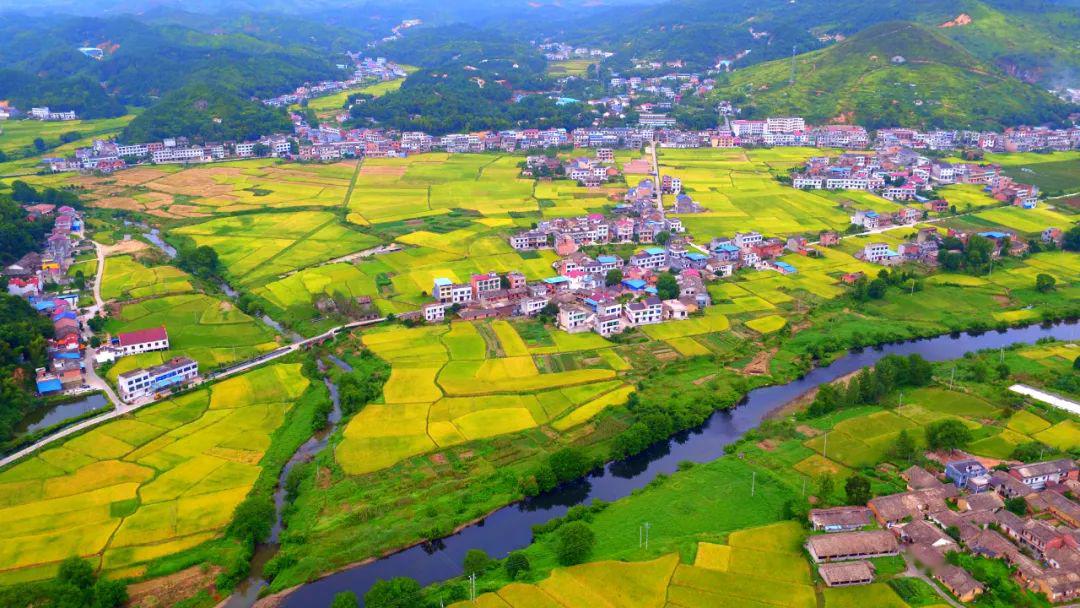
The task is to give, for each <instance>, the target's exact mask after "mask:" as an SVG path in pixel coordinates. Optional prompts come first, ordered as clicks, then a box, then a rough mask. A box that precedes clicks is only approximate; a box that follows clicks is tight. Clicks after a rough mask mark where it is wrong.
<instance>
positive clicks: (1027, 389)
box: [1009, 384, 1080, 414]
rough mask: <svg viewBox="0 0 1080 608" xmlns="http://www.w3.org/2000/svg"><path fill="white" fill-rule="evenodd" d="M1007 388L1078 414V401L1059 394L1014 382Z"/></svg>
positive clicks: (1079, 409) (1079, 405)
mask: <svg viewBox="0 0 1080 608" xmlns="http://www.w3.org/2000/svg"><path fill="white" fill-rule="evenodd" d="M1009 390H1010V391H1012V392H1014V393H1020V394H1021V395H1027V396H1028V397H1032V398H1034V399H1038V400H1039V401H1042V402H1043V403H1046V404H1049V405H1052V406H1054V407H1056V408H1059V409H1063V410H1065V411H1067V412H1071V413H1073V414H1080V403H1077V402H1075V401H1072V400H1070V399H1066V398H1064V397H1062V396H1060V395H1055V394H1054V393H1048V392H1046V391H1044V390H1041V389H1037V388H1035V387H1033V386H1028V385H1026V384H1014V385H1012V386H1010V387H1009Z"/></svg>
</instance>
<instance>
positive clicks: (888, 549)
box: [806, 530, 900, 563]
mask: <svg viewBox="0 0 1080 608" xmlns="http://www.w3.org/2000/svg"><path fill="white" fill-rule="evenodd" d="M806 549H807V551H809V552H810V557H812V558H813V560H814V561H815V562H819V563H820V562H828V561H844V560H851V559H868V558H873V557H884V556H887V555H897V554H898V553H899V552H900V545H899V544H898V543H897V542H896V537H895V536H893V535H892V533H891V532H887V531H885V530H864V531H860V532H839V533H837V534H818V535H815V536H811V537H810V538H809V539H807V541H806Z"/></svg>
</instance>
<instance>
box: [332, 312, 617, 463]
mask: <svg viewBox="0 0 1080 608" xmlns="http://www.w3.org/2000/svg"><path fill="white" fill-rule="evenodd" d="M588 338H589V339H588V341H587V343H585V342H581V341H580V340H579V346H582V347H585V348H587V349H588V352H587V353H583V356H581V357H579V358H578V359H577V361H578V362H579V366H578V367H577V368H575V369H569V370H565V371H551V372H548V373H541V372H540V370H539V369H538V368H537V365H536V361H535V360H534V355H535V356H542V354H543V353H541V352H539V351H542V350H546V349H545V348H543V347H540V348H531V347H529V346H528V345H526V344H525V342H524V341H523V340H522V338H521V337H520V335H519V334H518V332H517V331H516V330H515V327H514V326H513V325H512V324H510V323H508V322H506V321H495V322H492V323H477V324H473V323H465V322H456V323H453V324H452V325H449V326H444V325H440V326H433V327H422V328H414V329H401V328H386V329H384V330H382V331H373V332H370V333H366V334H364V336H363V344H364V346H366V347H367V348H369V349H371V350H372V351H373V352H374V353H376V354H377V355H379V356H380V357H382V358H383V359H386V360H387V361H389V362H390V363H391V365H392V366H393V369H392V371H391V374H390V378H389V380H388V381H387V383H386V385H385V386H384V387H383V402H382V403H377V404H371V405H368V406H367V407H366V408H364V409H363V410H362V411H361V412H360V413H359V414H357V415H356V416H355V417H354V418H353V419H352V420H351V421H350V422H349V424H348V426H346V427H345V430H344V439H343V441H342V442H341V443H340V444H339V445H338V447H337V452H336V455H337V459H338V461H339V462H340V463H341V466H342V468H344V469H345V470H346V471H347V472H348V473H350V474H362V473H368V472H372V471H376V470H379V469H382V468H385V467H388V466H391V465H393V464H394V463H396V462H398V461H400V460H402V459H404V458H407V457H409V456H414V455H417V454H422V453H424V452H428V451H432V450H436V449H441V448H446V447H448V446H452V445H457V444H461V443H465V442H467V441H471V440H474V439H481V438H485V437H492V436H496V435H503V434H507V433H513V432H517V431H522V430H525V429H529V428H533V427H536V426H539V425H544V424H549V423H550V424H552V425H553V426H554V427H555V428H557V429H559V430H566V429H568V428H570V427H573V426H576V425H578V424H581V423H584V422H586V421H588V419H589V418H591V417H592V416H595V415H596V414H597V413H599V412H600V411H602V410H603V409H604V408H605V407H610V406H612V405H618V404H621V403H623V402H625V400H626V398H627V396H628V395H629V393H630V390H631V389H630V387H629V386H627V385H626V384H625V383H624V382H622V381H621V380H619V377H618V372H617V371H616V366H614V365H612V364H611V363H609V360H619V361H621V360H620V359H618V355H615V358H614V359H610V355H609V356H608V357H602V356H599V355H598V354H596V353H598V352H599V351H601V350H610V349H611V348H612V347H613V345H612V344H611V343H609V342H607V341H606V340H604V339H603V338H600V337H599V336H595V335H589V337H588ZM585 354H588V356H584V355H585Z"/></svg>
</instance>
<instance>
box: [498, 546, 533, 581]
mask: <svg viewBox="0 0 1080 608" xmlns="http://www.w3.org/2000/svg"><path fill="white" fill-rule="evenodd" d="M503 568H505V569H506V576H508V577H510V580H512V581H513V580H517V578H518V577H519V576H521V575H522V574H525V573H526V572H528V571H529V570H530V569H531V568H532V565H531V564H529V558H528V557H526V555H525V554H524V553H522V552H521V551H513V552H511V553H510V555H507V556H506V562H505V563H504V564H503Z"/></svg>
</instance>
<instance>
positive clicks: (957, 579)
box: [934, 565, 985, 604]
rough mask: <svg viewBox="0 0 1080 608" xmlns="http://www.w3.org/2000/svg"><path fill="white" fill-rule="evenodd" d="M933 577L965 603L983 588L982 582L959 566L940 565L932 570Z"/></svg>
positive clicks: (980, 593)
mask: <svg viewBox="0 0 1080 608" xmlns="http://www.w3.org/2000/svg"><path fill="white" fill-rule="evenodd" d="M934 578H935V579H937V580H938V581H940V582H941V584H942V585H945V587H946V588H947V589H948V590H949V591H950V592H951V593H952V594H953V595H955V596H956V598H957V599H958V600H960V601H961V602H964V603H965V604H966V603H968V602H971V601H974V600H975V598H977V597H979V596H980V595H982V592H983V591H984V590H985V588H984V587H983V585H982V583H980V582H979V581H977V580H975V577H973V576H971V575H970V574H968V571H967V570H964V569H963V568H961V567H959V566H951V565H947V566H941V567H940V568H938V569H936V570H934Z"/></svg>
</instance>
